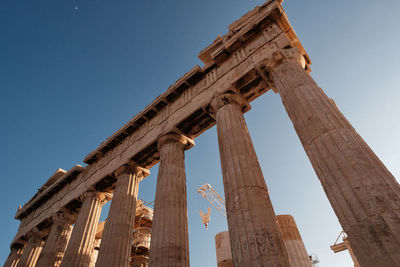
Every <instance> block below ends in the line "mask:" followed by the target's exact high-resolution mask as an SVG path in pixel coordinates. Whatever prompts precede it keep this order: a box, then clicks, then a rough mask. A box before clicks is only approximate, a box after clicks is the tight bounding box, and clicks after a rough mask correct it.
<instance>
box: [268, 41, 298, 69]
mask: <svg viewBox="0 0 400 267" xmlns="http://www.w3.org/2000/svg"><path fill="white" fill-rule="evenodd" d="M288 61H291V62H296V63H297V64H299V65H300V66H301V67H302V68H303V69H305V67H306V60H305V58H304V56H303V55H302V54H301V53H300V51H299V50H298V49H297V48H293V47H292V48H288V49H280V50H279V51H276V52H274V53H273V54H272V58H271V59H269V60H268V62H267V64H266V67H267V69H268V70H269V71H272V70H273V69H274V68H276V67H277V66H279V65H281V64H282V63H284V62H288Z"/></svg>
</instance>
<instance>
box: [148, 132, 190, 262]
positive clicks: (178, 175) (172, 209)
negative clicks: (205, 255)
mask: <svg viewBox="0 0 400 267" xmlns="http://www.w3.org/2000/svg"><path fill="white" fill-rule="evenodd" d="M192 145H193V141H192V140H190V139H188V138H185V137H183V136H182V135H178V134H168V135H166V136H163V137H161V138H160V139H159V140H158V150H159V152H160V166H159V169H158V178H157V187H156V198H155V203H154V216H153V229H152V236H151V244H150V259H149V266H151V267H167V266H174V267H188V266H189V240H188V218H187V201H186V197H187V196H186V175H185V154H184V150H185V149H187V148H188V147H190V146H192Z"/></svg>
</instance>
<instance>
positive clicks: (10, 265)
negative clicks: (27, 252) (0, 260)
mask: <svg viewBox="0 0 400 267" xmlns="http://www.w3.org/2000/svg"><path fill="white" fill-rule="evenodd" d="M24 247H25V244H18V243H14V244H13V245H12V246H11V251H10V254H9V255H8V257H7V260H6V262H5V263H4V267H16V266H17V264H18V261H19V259H20V258H21V255H22V252H23V251H24Z"/></svg>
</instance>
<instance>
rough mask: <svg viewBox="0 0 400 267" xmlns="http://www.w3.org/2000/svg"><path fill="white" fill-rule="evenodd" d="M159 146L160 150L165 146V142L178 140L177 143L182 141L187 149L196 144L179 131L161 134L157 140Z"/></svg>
mask: <svg viewBox="0 0 400 267" xmlns="http://www.w3.org/2000/svg"><path fill="white" fill-rule="evenodd" d="M157 142H158V143H157V148H158V150H160V149H161V147H163V146H164V145H165V144H168V143H171V142H176V143H180V144H182V145H183V146H184V149H185V150H187V149H189V148H192V147H193V146H194V140H193V139H191V138H189V137H187V136H184V135H183V134H179V133H169V134H166V135H163V136H161V137H160V138H158V141H157Z"/></svg>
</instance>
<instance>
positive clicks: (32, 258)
mask: <svg viewBox="0 0 400 267" xmlns="http://www.w3.org/2000/svg"><path fill="white" fill-rule="evenodd" d="M44 236H45V233H43V232H41V231H39V230H38V229H34V230H32V232H30V233H29V234H28V242H27V243H26V246H25V248H24V251H23V252H22V255H21V257H20V259H19V261H18V264H17V266H18V267H33V266H35V265H36V262H37V260H38V258H39V255H40V252H41V251H42V249H43V244H44V242H43V238H44Z"/></svg>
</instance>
